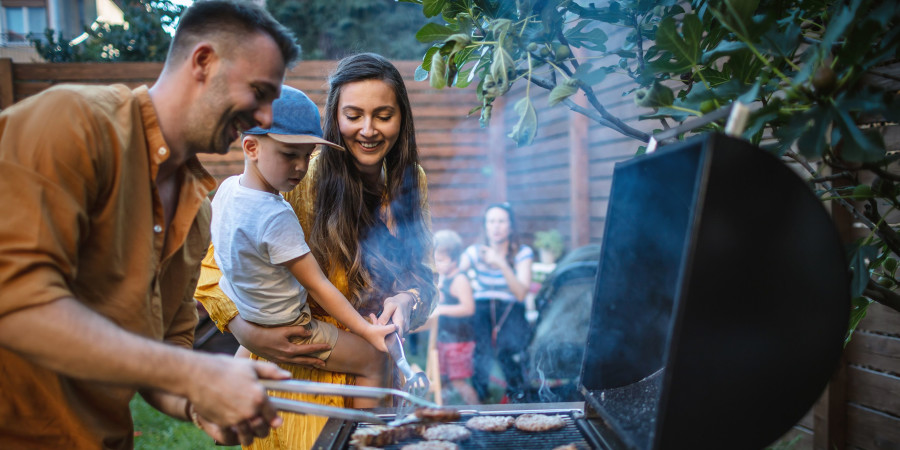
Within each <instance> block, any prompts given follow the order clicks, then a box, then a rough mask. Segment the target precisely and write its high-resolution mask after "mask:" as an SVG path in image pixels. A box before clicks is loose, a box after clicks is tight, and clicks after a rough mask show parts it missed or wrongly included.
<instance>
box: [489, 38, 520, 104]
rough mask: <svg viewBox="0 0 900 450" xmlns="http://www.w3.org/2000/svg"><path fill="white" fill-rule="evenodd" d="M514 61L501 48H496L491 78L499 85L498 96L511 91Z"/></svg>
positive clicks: (492, 61)
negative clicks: (510, 80)
mask: <svg viewBox="0 0 900 450" xmlns="http://www.w3.org/2000/svg"><path fill="white" fill-rule="evenodd" d="M513 63H514V62H513V59H512V57H510V56H509V53H507V52H506V50H505V49H504V48H503V47H501V46H496V47H494V59H493V60H491V77H492V78H493V80H494V82H495V83H496V84H497V89H498V94H497V95H498V96H499V95H503V94H505V93H506V91H508V90H509V85H510V82H509V72H510V70H512V69H513Z"/></svg>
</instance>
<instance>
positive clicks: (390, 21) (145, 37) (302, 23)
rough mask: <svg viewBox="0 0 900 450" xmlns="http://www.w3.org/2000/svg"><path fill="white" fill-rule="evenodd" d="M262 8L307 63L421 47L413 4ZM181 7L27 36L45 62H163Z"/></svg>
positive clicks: (383, 0) (143, 2)
mask: <svg viewBox="0 0 900 450" xmlns="http://www.w3.org/2000/svg"><path fill="white" fill-rule="evenodd" d="M266 7H267V8H268V10H269V12H271V13H272V15H273V16H274V17H275V18H276V19H278V21H279V22H281V23H282V24H284V25H285V26H286V27H288V28H289V29H291V30H292V31H293V32H294V34H295V35H296V36H297V42H298V43H299V44H300V46H301V48H302V49H303V53H302V57H303V59H307V60H316V59H340V58H342V57H344V56H346V55H348V54H350V53H356V52H361V51H368V52H376V53H380V54H382V55H384V56H385V57H387V58H389V59H416V58H417V57H418V55H420V54H421V53H422V52H423V51H425V49H426V48H427V47H428V45H427V44H424V43H420V42H417V41H416V40H415V39H412V38H406V39H398V38H397V36H410V35H412V34H413V33H414V32H415V30H417V29H418V28H419V27H420V26H421V24H422V17H421V14H420V13H419V9H418V7H416V5H411V4H408V3H398V2H396V1H394V0H342V1H333V0H304V1H302V2H297V1H292V0H268V1H267V2H266ZM183 9H184V7H183V6H181V5H179V4H177V3H174V2H172V1H170V0H160V1H157V0H131V1H129V2H128V3H126V4H125V7H124V8H123V13H124V19H125V22H126V24H124V25H112V24H107V23H96V24H94V26H92V27H86V28H85V32H86V33H87V35H88V38H87V39H86V40H84V41H83V42H81V43H79V44H77V45H74V46H73V45H69V44H68V43H69V42H70V41H71V40H72V39H73V38H75V36H61V35H60V34H59V33H58V32H56V31H54V30H47V32H46V33H45V34H44V35H43V36H31V40H32V42H33V43H34V44H35V47H36V48H37V50H38V53H39V54H40V55H41V56H42V57H43V58H44V59H45V60H47V61H48V62H82V61H84V62H87V61H91V62H116V61H163V60H165V58H166V51H168V48H169V42H170V41H171V35H170V34H169V32H168V31H167V30H171V29H173V25H174V24H176V23H177V18H178V15H179V14H180V13H181V11H182V10H183Z"/></svg>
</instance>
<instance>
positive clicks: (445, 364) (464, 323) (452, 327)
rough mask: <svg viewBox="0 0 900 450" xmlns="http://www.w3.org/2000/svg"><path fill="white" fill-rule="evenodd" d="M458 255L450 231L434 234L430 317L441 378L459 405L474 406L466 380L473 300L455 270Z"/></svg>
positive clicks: (457, 241) (474, 396)
mask: <svg viewBox="0 0 900 450" xmlns="http://www.w3.org/2000/svg"><path fill="white" fill-rule="evenodd" d="M462 252H463V244H462V239H460V237H459V235H458V234H456V233H455V232H454V231H451V230H440V231H438V232H436V233H434V265H435V269H436V270H437V272H438V275H439V278H438V291H439V292H440V302H439V303H438V306H437V307H436V308H435V309H434V313H433V316H437V318H438V326H437V333H438V337H437V351H438V361H439V365H440V368H441V376H442V377H444V376H445V377H447V379H448V380H449V381H450V385H451V386H452V387H453V389H455V390H456V392H457V393H458V394H459V395H460V396H461V397H462V399H463V403H465V404H469V405H473V404H476V403H478V394H476V393H475V389H473V388H472V386H471V385H469V383H468V382H467V379H468V378H469V377H471V376H472V356H473V352H474V350H475V336H474V334H473V332H472V322H471V317H472V315H473V314H475V299H474V297H473V296H472V285H471V284H470V283H469V278H468V277H466V275H465V274H464V273H461V272H460V271H459V258H460V256H461V255H462Z"/></svg>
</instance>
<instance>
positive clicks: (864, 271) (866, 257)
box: [850, 245, 878, 298]
mask: <svg viewBox="0 0 900 450" xmlns="http://www.w3.org/2000/svg"><path fill="white" fill-rule="evenodd" d="M877 256H878V247H875V246H874V245H860V246H859V247H857V248H856V249H854V250H853V252H852V253H851V254H850V270H851V271H852V272H853V278H852V279H851V281H850V295H852V296H853V297H854V298H855V297H862V295H863V291H865V289H866V286H867V285H868V284H869V277H870V276H871V275H870V273H869V262H870V261H874V260H875V258H876V257H877Z"/></svg>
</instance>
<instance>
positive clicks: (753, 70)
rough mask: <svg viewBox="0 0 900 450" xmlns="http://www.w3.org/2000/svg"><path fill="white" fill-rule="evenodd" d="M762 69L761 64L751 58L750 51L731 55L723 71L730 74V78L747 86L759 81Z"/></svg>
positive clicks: (753, 57) (754, 58)
mask: <svg viewBox="0 0 900 450" xmlns="http://www.w3.org/2000/svg"><path fill="white" fill-rule="evenodd" d="M763 67H765V66H764V65H763V62H762V61H760V60H759V59H757V58H756V57H755V56H753V53H752V52H750V50H746V51H738V52H736V53H735V54H733V55H731V58H729V59H728V62H726V63H725V65H724V66H723V69H724V72H725V73H730V74H731V77H732V78H734V79H737V80H740V81H741V82H742V83H744V84H747V85H749V84H753V83H755V82H756V81H757V80H759V74H760V72H761V71H762V69H763Z"/></svg>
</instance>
